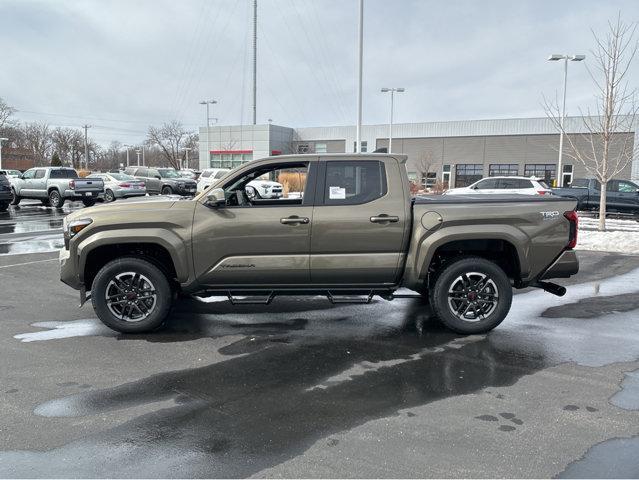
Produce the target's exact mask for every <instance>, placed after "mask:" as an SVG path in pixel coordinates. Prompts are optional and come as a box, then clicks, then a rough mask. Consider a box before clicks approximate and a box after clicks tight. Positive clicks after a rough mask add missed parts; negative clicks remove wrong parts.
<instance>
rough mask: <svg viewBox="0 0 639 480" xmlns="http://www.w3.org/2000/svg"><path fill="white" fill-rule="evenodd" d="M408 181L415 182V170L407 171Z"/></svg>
mask: <svg viewBox="0 0 639 480" xmlns="http://www.w3.org/2000/svg"><path fill="white" fill-rule="evenodd" d="M408 181H409V182H411V183H417V172H408Z"/></svg>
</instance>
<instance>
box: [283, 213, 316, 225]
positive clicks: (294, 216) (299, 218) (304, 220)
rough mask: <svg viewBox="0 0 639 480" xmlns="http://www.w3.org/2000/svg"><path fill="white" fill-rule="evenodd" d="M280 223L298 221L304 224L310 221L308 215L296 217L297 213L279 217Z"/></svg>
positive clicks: (297, 222)
mask: <svg viewBox="0 0 639 480" xmlns="http://www.w3.org/2000/svg"><path fill="white" fill-rule="evenodd" d="M280 223H281V224H282V225H299V224H300V223H301V224H303V225H306V224H308V223H310V220H309V219H308V217H298V216H297V215H292V216H290V217H287V218H280Z"/></svg>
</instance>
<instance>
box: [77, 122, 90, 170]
mask: <svg viewBox="0 0 639 480" xmlns="http://www.w3.org/2000/svg"><path fill="white" fill-rule="evenodd" d="M91 127H92V125H83V126H82V128H84V168H86V169H87V170H88V169H89V143H88V141H87V131H88V130H89V128H91ZM80 167H82V165H80Z"/></svg>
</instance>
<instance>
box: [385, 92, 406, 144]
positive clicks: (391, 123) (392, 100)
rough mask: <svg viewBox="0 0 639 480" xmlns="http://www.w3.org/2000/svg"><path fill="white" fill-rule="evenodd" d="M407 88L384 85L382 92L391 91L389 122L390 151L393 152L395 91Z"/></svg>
mask: <svg viewBox="0 0 639 480" xmlns="http://www.w3.org/2000/svg"><path fill="white" fill-rule="evenodd" d="M405 91H406V90H405V89H404V88H403V87H384V88H382V93H388V92H390V97H391V102H390V103H391V104H390V123H389V124H388V153H393V105H394V103H393V102H394V97H395V92H397V93H402V92H405Z"/></svg>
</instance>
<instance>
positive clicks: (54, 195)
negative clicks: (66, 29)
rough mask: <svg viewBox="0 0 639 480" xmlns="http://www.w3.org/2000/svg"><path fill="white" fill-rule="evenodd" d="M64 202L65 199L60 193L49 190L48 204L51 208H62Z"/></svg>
mask: <svg viewBox="0 0 639 480" xmlns="http://www.w3.org/2000/svg"><path fill="white" fill-rule="evenodd" d="M64 201H65V198H64V197H63V196H62V195H60V192H58V191H57V190H51V191H50V192H49V204H51V206H52V207H53V208H62V207H63V206H64Z"/></svg>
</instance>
